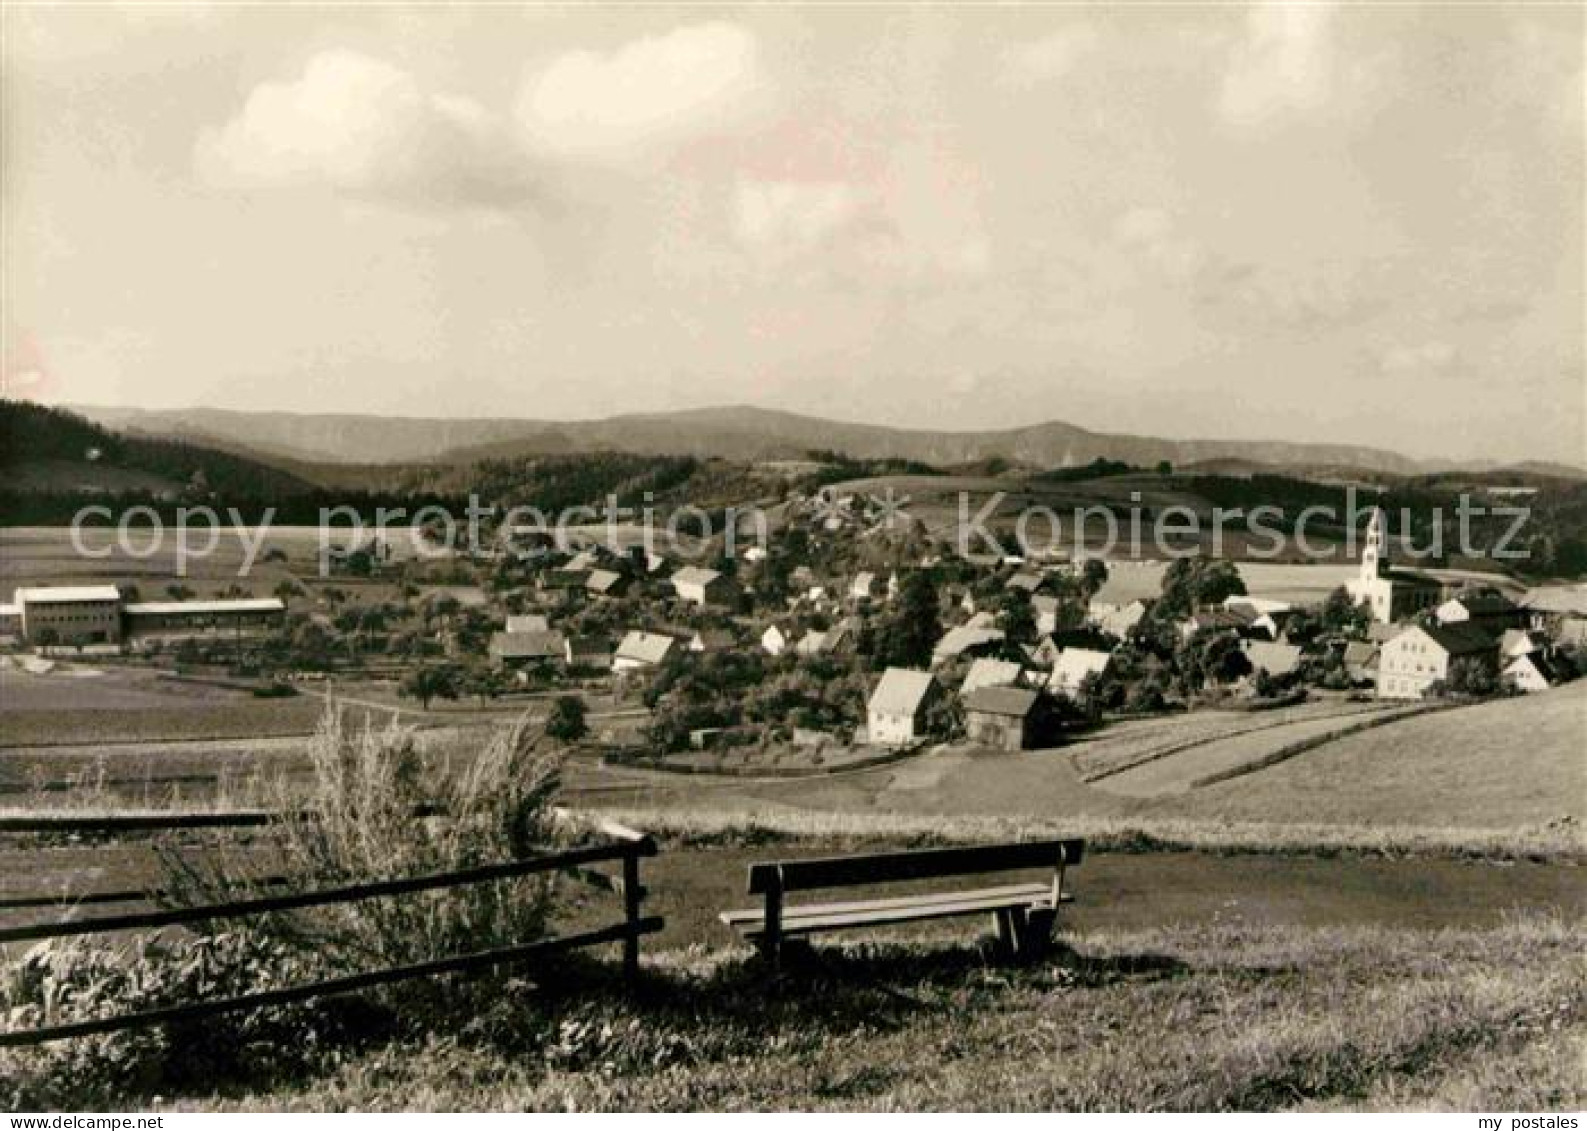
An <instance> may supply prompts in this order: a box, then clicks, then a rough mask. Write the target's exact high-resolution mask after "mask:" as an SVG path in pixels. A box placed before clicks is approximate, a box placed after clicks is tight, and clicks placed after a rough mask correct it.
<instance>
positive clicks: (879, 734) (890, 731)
mask: <svg viewBox="0 0 1587 1131" xmlns="http://www.w3.org/2000/svg"><path fill="white" fill-rule="evenodd" d="M940 691H941V688H940V686H939V685H938V683H937V680H936V677H934V676H933V675H932V674H931V673H930V672H922V671H914V670H912V669H910V668H888V669H887V670H886V671H885V672H883V673H882V679H881V682H880V683H878V684H877V685H876V690H875V691H873V692H871V697H870V700H869V701H868V702H867V703H866V708H865V728H866V739H867V740H868V741H869V742H872V743H874V744H876V745H878V746H907V745H908V744H909V743H911V742H914V741H915V740H916V739H917V738H919V737H920V736H921V735H922V734H923V733H924V730H925V721H926V709H927V708H928V707H929V706H931V702H932V699H933V698H934V697H935V696H936V695H938V694H939V693H940Z"/></svg>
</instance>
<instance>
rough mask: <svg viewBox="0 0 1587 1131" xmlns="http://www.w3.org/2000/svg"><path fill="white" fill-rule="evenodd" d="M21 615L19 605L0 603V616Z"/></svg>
mask: <svg viewBox="0 0 1587 1131" xmlns="http://www.w3.org/2000/svg"><path fill="white" fill-rule="evenodd" d="M21 615H22V606H21V605H0V617H19V616H21Z"/></svg>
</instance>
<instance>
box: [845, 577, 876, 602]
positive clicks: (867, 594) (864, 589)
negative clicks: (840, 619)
mask: <svg viewBox="0 0 1587 1131" xmlns="http://www.w3.org/2000/svg"><path fill="white" fill-rule="evenodd" d="M878 588H879V586H878V585H877V583H876V574H874V573H872V572H871V571H870V570H861V571H860V572H859V573H857V574H855V575H854V580H853V581H851V582H849V599H850V600H853V601H868V600H870V599H871V598H872V597H875V596H876V594H877V590H878Z"/></svg>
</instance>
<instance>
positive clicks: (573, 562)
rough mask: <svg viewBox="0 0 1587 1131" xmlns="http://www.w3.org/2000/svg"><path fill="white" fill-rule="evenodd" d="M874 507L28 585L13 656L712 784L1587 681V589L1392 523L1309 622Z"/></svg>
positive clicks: (1194, 587) (1217, 577)
mask: <svg viewBox="0 0 1587 1131" xmlns="http://www.w3.org/2000/svg"><path fill="white" fill-rule="evenodd" d="M866 508H867V501H866V500H864V499H861V498H856V497H855V496H853V495H844V496H842V497H841V498H840V499H839V501H838V504H837V505H834V502H833V498H832V497H831V496H830V494H817V495H812V496H810V497H797V498H795V499H794V501H793V503H792V504H791V505H790V507H789V509H788V512H787V521H786V523H785V525H784V526H783V528H782V529H780V530H778V531H777V533H776V535H775V536H773V537H772V538H771V539H770V540H769V542H768V543H767V544H765V545H755V546H751V547H749V548H748V549H746V550H745V551H744V552H743V553H742V554H739V555H736V556H732V557H728V556H725V555H719V556H717V557H716V558H715V559H713V560H712V562H711V564H710V565H701V564H696V563H695V562H694V561H684V560H681V556H680V557H674V558H669V557H668V556H667V555H665V554H658V553H655V552H653V551H647V550H646V549H645V548H643V547H641V546H638V545H622V544H613V543H611V542H610V541H605V540H602V539H600V538H598V537H596V536H594V535H586V536H585V537H583V538H581V539H579V540H577V542H575V543H573V544H569V543H568V542H566V541H564V542H563V543H562V544H558V543H556V542H554V541H552V540H550V539H546V538H536V539H530V540H527V541H526V540H525V539H524V538H523V537H522V536H521V534H520V533H519V532H516V531H514V530H513V529H512V528H510V527H509V528H506V529H504V530H503V532H502V534H501V538H500V542H499V544H498V546H497V548H496V549H494V550H493V551H492V552H489V553H486V554H476V555H474V556H473V558H472V560H465V559H463V558H461V557H451V558H448V559H447V560H445V561H442V562H435V561H426V562H420V561H417V560H415V559H413V558H412V557H409V558H406V559H404V558H403V557H401V556H399V555H396V554H393V553H391V552H390V551H389V549H388V548H387V547H386V546H385V544H383V543H381V542H378V541H374V540H371V541H369V542H366V543H364V544H361V545H354V546H349V547H344V548H342V549H341V550H336V551H333V552H332V555H331V557H332V560H331V561H330V562H329V563H325V562H320V563H317V564H319V565H322V566H323V565H327V564H328V565H329V566H330V576H329V578H315V577H313V576H312V573H311V571H308V570H302V571H298V572H297V573H293V572H292V571H291V570H290V569H289V563H288V562H287V560H286V555H285V554H284V553H282V552H280V551H275V552H274V553H273V555H267V557H269V558H272V559H273V560H272V561H271V563H270V564H272V565H273V566H274V567H275V571H276V572H275V573H274V574H271V575H270V576H271V577H272V578H274V579H275V580H274V581H273V584H272V585H271V588H270V591H269V593H268V595H265V594H261V593H257V592H255V591H254V590H253V589H249V588H247V587H245V586H242V585H238V584H235V583H232V584H229V585H228V586H226V587H225V588H222V589H218V590H217V591H216V592H215V593H214V594H213V595H210V596H207V597H199V596H198V595H197V594H196V593H195V592H194V591H193V590H192V588H191V587H189V586H188V585H186V584H182V583H178V582H172V583H171V584H169V585H167V586H166V587H165V593H164V594H163V596H164V597H165V598H166V599H163V600H147V599H145V597H144V595H143V594H141V593H140V592H139V591H138V587H137V586H136V585H129V584H120V585H118V584H110V583H97V584H93V585H67V584H62V585H53V584H52V585H40V584H34V585H28V586H20V587H18V588H17V589H16V590H15V593H14V595H13V600H12V602H11V603H10V604H6V605H0V641H3V642H4V645H5V646H6V647H8V648H9V649H10V650H11V653H14V655H11V654H8V655H7V656H6V657H5V660H6V662H7V663H9V664H13V665H15V666H17V667H18V668H19V669H20V670H21V671H22V672H25V673H30V674H32V675H34V676H39V677H45V676H47V675H48V673H49V672H50V670H51V669H52V667H53V666H54V665H55V664H57V663H60V662H72V661H76V662H85V661H94V662H105V663H111V664H122V665H125V664H133V665H147V666H151V667H156V668H160V667H170V666H171V665H175V667H176V669H177V670H178V671H181V672H186V673H188V674H193V673H199V674H203V673H208V674H210V675H223V676H224V677H226V678H231V679H241V680H244V681H251V683H252V685H253V686H254V687H255V689H256V693H257V694H261V695H265V694H274V695H291V694H293V693H294V692H295V690H296V689H297V688H299V687H304V686H308V685H312V684H315V683H316V682H318V683H324V682H325V681H327V680H334V681H337V682H339V683H344V684H345V683H348V682H349V681H353V682H354V683H355V684H356V683H357V681H362V684H360V685H361V686H377V687H386V688H390V689H392V691H394V693H395V698H397V699H406V700H410V701H413V702H414V703H416V704H417V705H418V706H419V707H421V708H423V709H429V708H430V707H431V706H432V704H435V703H445V702H452V703H462V702H466V701H468V700H471V699H472V700H475V701H477V703H478V704H479V705H481V706H484V705H486V704H490V705H491V707H492V708H495V709H499V708H502V707H508V706H511V705H512V704H514V703H519V704H520V705H521V706H523V707H530V706H533V705H535V704H536V703H539V702H541V701H544V700H548V699H550V700H556V701H560V703H559V708H558V709H559V710H561V711H563V712H565V713H567V714H569V715H570V716H573V717H576V718H578V719H579V720H581V721H580V722H579V723H578V724H577V725H576V726H575V728H574V731H573V733H572V734H571V735H570V737H577V738H587V739H588V740H590V741H591V742H594V743H596V744H598V745H599V746H600V748H601V749H603V750H604V751H605V754H606V756H607V757H608V758H609V759H610V760H612V761H615V762H619V763H629V764H642V765H647V766H652V767H656V768H668V767H671V768H687V769H690V770H693V771H706V772H709V771H711V770H713V769H717V770H725V769H737V770H739V771H741V772H742V771H748V770H754V769H755V768H756V767H761V768H768V767H772V766H782V767H785V768H786V767H789V766H801V767H804V768H806V769H808V770H811V771H819V770H820V768H821V767H823V766H826V767H828V768H836V767H840V766H845V767H847V766H853V765H855V764H858V763H863V762H864V761H865V760H866V759H867V758H878V759H887V758H894V757H897V756H898V753H900V752H908V751H910V750H915V749H920V748H922V747H924V746H925V745H927V744H933V743H953V742H961V743H967V744H970V745H972V746H976V747H981V748H988V749H995V750H1002V751H1009V752H1015V751H1021V750H1030V749H1040V748H1047V747H1052V746H1056V745H1062V744H1063V743H1064V741H1065V740H1066V736H1069V735H1071V734H1073V733H1076V732H1079V731H1082V730H1087V731H1089V730H1094V729H1095V728H1096V727H1097V726H1099V725H1102V724H1104V723H1105V722H1106V721H1107V720H1109V719H1115V718H1139V717H1146V716H1150V715H1153V714H1164V713H1174V712H1182V711H1186V710H1195V709H1198V708H1207V707H1218V708H1222V709H1226V710H1227V709H1234V710H1244V711H1255V710H1262V709H1266V708H1273V707H1285V706H1290V705H1293V704H1296V703H1298V702H1301V701H1303V700H1305V699H1307V698H1308V697H1316V696H1324V697H1336V698H1340V699H1370V698H1375V699H1378V700H1383V701H1423V700H1428V701H1436V700H1462V701H1470V700H1474V699H1481V698H1489V697H1495V696H1503V695H1510V694H1523V693H1528V692H1537V691H1543V690H1546V689H1548V688H1549V687H1551V686H1554V685H1556V684H1558V683H1562V682H1565V681H1568V680H1570V679H1573V678H1575V677H1576V676H1578V675H1579V674H1581V669H1582V665H1583V659H1584V657H1587V651H1584V645H1587V600H1584V598H1583V594H1582V592H1581V590H1580V588H1579V587H1577V588H1574V589H1573V588H1571V587H1568V586H1554V587H1551V588H1547V589H1535V590H1531V591H1528V592H1526V593H1522V594H1519V595H1517V596H1507V595H1506V593H1505V592H1504V590H1503V589H1501V588H1500V587H1499V586H1497V585H1493V584H1484V583H1483V581H1482V580H1481V579H1480V578H1473V577H1469V576H1468V577H1460V578H1456V579H1453V580H1450V579H1439V578H1435V577H1433V576H1430V575H1429V574H1426V573H1420V572H1416V571H1413V570H1409V569H1405V568H1401V567H1399V566H1398V565H1396V564H1395V563H1394V561H1393V552H1392V548H1391V547H1392V541H1393V540H1392V539H1391V538H1390V536H1389V535H1388V533H1387V531H1386V529H1385V515H1384V513H1383V512H1382V511H1381V510H1379V511H1375V512H1373V513H1372V517H1371V519H1370V521H1369V523H1368V526H1367V528H1366V530H1365V541H1364V549H1363V550H1362V552H1361V555H1360V560H1359V567H1358V568H1357V569H1355V571H1354V576H1349V577H1345V578H1344V584H1343V585H1340V586H1337V587H1335V588H1333V589H1331V590H1330V591H1328V592H1327V593H1326V594H1324V595H1322V596H1321V597H1320V599H1318V600H1314V601H1311V602H1302V601H1298V600H1295V599H1280V598H1276V597H1274V596H1271V595H1263V594H1262V593H1260V592H1251V591H1249V589H1248V587H1247V584H1246V582H1245V580H1244V579H1243V577H1242V573H1241V569H1240V564H1239V563H1236V562H1232V561H1223V560H1215V559H1211V558H1207V557H1203V556H1199V555H1195V556H1178V557H1175V558H1174V559H1172V560H1150V559H1143V558H1138V557H1137V558H1120V559H1113V560H1107V559H1104V558H1102V557H1100V556H1090V555H1088V554H1086V553H1085V552H1084V549H1083V548H1080V549H1079V550H1077V551H1075V552H1071V553H1069V554H1065V555H1062V556H1058V555H1051V554H1049V555H1046V556H1042V557H1037V556H1032V558H1031V559H1030V560H1027V559H1025V558H1018V557H1016V558H1005V559H1003V560H980V561H971V560H968V559H965V558H962V557H957V556H955V555H953V554H952V553H951V552H949V550H948V548H947V547H946V546H945V545H943V544H942V543H940V542H933V541H932V540H931V539H930V538H929V537H927V536H926V535H925V534H924V533H923V531H922V530H921V529H919V528H918V525H917V526H915V527H905V529H903V530H902V531H897V530H892V529H889V526H890V524H888V523H879V522H877V521H875V516H874V514H871V513H868V512H867V509H866ZM693 556H694V557H695V558H698V557H699V553H698V550H697V549H696V551H695V553H694V555H693ZM1250 568H1251V567H1250V566H1247V569H1248V570H1249V569H1250ZM1496 580H1504V581H1506V582H1508V579H1505V578H1496ZM267 583H268V582H267ZM256 588H257V585H256V586H255V589H256ZM1510 591H1511V593H1512V594H1513V593H1514V592H1515V591H1514V587H1513V585H1511V586H1510ZM245 685H246V682H245ZM596 699H599V700H600V701H601V702H604V703H609V704H614V705H619V706H620V705H623V704H631V705H632V706H633V708H634V710H633V711H632V712H630V718H629V720H628V722H627V723H626V725H623V726H617V727H612V728H605V729H593V730H592V729H590V728H586V727H585V725H584V724H583V722H582V719H583V718H584V716H585V714H586V713H587V712H588V707H589V704H590V702H592V701H593V700H596Z"/></svg>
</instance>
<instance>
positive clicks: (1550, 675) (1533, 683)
mask: <svg viewBox="0 0 1587 1131" xmlns="http://www.w3.org/2000/svg"><path fill="white" fill-rule="evenodd" d="M1499 678H1500V679H1502V680H1504V681H1505V682H1506V683H1509V684H1512V685H1513V686H1514V687H1515V688H1516V689H1517V690H1518V691H1525V692H1529V693H1530V692H1533V691H1547V690H1548V689H1549V688H1551V687H1553V686H1554V685H1555V684H1556V683H1561V682H1563V680H1562V679H1561V678H1560V674H1559V672H1558V671H1557V670H1556V668H1555V665H1554V664H1553V663H1552V662H1551V661H1550V660H1549V659H1548V657H1547V656H1546V655H1545V654H1544V653H1542V652H1528V653H1526V654H1525V655H1522V656H1517V657H1515V658H1514V659H1512V660H1510V661H1508V662H1507V663H1505V665H1504V668H1503V670H1502V671H1501V672H1500V673H1499Z"/></svg>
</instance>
